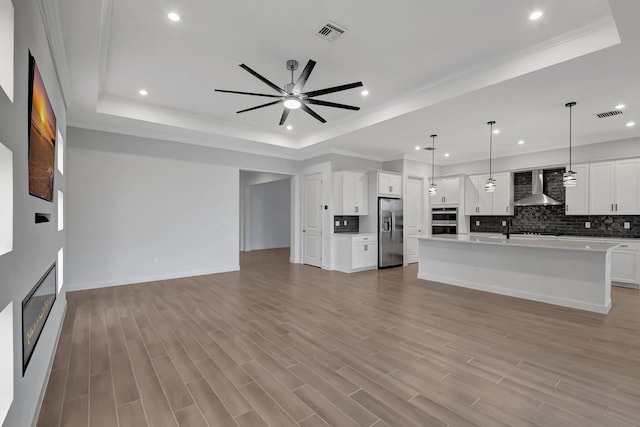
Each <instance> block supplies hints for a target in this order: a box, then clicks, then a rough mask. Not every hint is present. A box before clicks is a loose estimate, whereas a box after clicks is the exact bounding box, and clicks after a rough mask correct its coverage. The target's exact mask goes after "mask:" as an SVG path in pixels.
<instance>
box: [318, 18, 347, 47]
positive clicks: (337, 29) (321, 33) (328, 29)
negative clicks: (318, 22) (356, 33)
mask: <svg viewBox="0 0 640 427" xmlns="http://www.w3.org/2000/svg"><path fill="white" fill-rule="evenodd" d="M346 31H347V29H346V28H344V27H341V26H340V25H338V24H336V23H335V22H331V21H328V22H327V23H326V24H324V25H323V26H322V28H320V30H318V32H317V33H316V36H318V37H320V38H321V39H323V40H326V41H328V42H334V41H336V40H338V39H339V38H340V37H342V35H343V34H344V33H345V32H346Z"/></svg>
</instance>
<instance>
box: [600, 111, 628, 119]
mask: <svg viewBox="0 0 640 427" xmlns="http://www.w3.org/2000/svg"><path fill="white" fill-rule="evenodd" d="M620 114H622V111H620V110H613V111H607V112H606V113H598V114H596V116H598V118H599V119H606V118H607V117H613V116H618V115H620Z"/></svg>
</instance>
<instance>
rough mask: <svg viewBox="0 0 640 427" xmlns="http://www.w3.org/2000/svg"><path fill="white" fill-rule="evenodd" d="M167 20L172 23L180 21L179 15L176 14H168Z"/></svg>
mask: <svg viewBox="0 0 640 427" xmlns="http://www.w3.org/2000/svg"><path fill="white" fill-rule="evenodd" d="M167 18H169V19H170V20H172V21H173V22H178V21H179V20H180V15H178V14H177V13H176V12H169V13H168V14H167Z"/></svg>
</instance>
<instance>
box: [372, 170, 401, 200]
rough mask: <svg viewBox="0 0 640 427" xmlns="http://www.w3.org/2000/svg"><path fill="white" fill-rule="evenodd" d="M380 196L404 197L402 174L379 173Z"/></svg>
mask: <svg viewBox="0 0 640 427" xmlns="http://www.w3.org/2000/svg"><path fill="white" fill-rule="evenodd" d="M378 196H382V197H402V174H398V173H394V172H385V171H378Z"/></svg>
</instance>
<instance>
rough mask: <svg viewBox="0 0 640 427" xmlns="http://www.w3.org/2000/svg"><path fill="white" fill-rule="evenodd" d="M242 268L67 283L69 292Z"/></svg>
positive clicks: (227, 267) (234, 266) (232, 269)
mask: <svg viewBox="0 0 640 427" xmlns="http://www.w3.org/2000/svg"><path fill="white" fill-rule="evenodd" d="M238 270H240V266H239V265H232V266H223V267H216V268H212V269H203V270H192V271H181V272H179V273H167V274H158V275H153V276H139V277H129V278H123V279H115V280H99V281H94V282H81V283H67V284H65V285H64V286H65V288H66V291H67V292H73V291H84V290H88V289H98V288H108V287H111V286H122V285H132V284H135V283H146V282H155V281H157V280H170V279H182V278H185V277H194V276H205V275H208V274H217V273H227V272H230V271H238Z"/></svg>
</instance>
